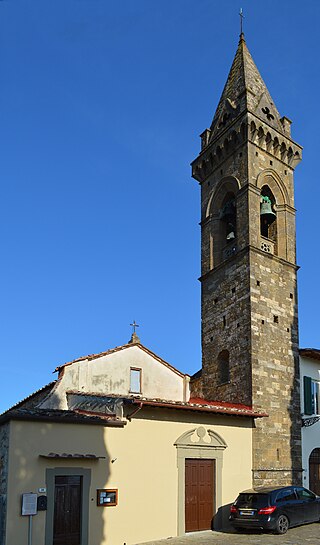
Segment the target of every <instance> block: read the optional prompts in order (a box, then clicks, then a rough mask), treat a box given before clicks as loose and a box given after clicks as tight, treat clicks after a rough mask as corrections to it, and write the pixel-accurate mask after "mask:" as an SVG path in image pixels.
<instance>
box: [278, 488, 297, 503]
mask: <svg viewBox="0 0 320 545" xmlns="http://www.w3.org/2000/svg"><path fill="white" fill-rule="evenodd" d="M296 499H297V497H296V495H295V493H294V489H293V488H287V489H285V490H279V492H278V494H277V496H276V503H279V502H280V501H292V500H296Z"/></svg>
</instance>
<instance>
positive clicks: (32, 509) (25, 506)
mask: <svg viewBox="0 0 320 545" xmlns="http://www.w3.org/2000/svg"><path fill="white" fill-rule="evenodd" d="M37 498H38V495H37V494H34V493H33V492H28V493H27V494H22V507H21V515H23V516H27V515H29V516H31V515H36V514H37Z"/></svg>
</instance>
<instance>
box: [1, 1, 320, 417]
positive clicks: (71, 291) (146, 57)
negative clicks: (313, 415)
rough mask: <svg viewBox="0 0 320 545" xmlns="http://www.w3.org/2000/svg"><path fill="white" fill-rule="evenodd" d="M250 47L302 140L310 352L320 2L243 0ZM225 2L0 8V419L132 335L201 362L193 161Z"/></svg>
mask: <svg viewBox="0 0 320 545" xmlns="http://www.w3.org/2000/svg"><path fill="white" fill-rule="evenodd" d="M242 7H243V10H244V14H245V20H244V29H245V36H246V41H247V44H248V47H249V49H250V52H251V54H252V56H253V58H254V60H255V62H256V64H257V66H258V68H259V70H260V72H261V74H262V77H263V78H264V80H265V82H266V84H267V86H268V88H269V91H270V93H271V96H272V97H273V99H274V101H275V103H276V105H277V107H278V110H279V111H280V113H281V114H282V115H286V116H287V117H289V118H290V119H292V120H293V127H292V131H293V138H294V139H295V140H296V141H297V142H298V143H299V144H301V145H303V146H304V159H303V162H302V163H301V164H300V165H299V166H298V168H297V170H296V175H295V182H296V208H297V209H298V216H297V248H298V263H299V265H300V266H301V269H300V271H299V273H298V274H299V276H298V278H299V311H300V346H301V347H310V346H311V347H315V348H320V339H319V326H318V321H319V320H318V314H319V312H318V309H319V305H320V290H319V285H318V277H319V265H320V257H319V242H318V238H319V224H318V219H319V216H320V214H319V198H318V195H319V177H320V176H319V166H318V160H319V138H318V131H319V126H320V111H319V104H318V95H319V78H320V76H319V39H318V22H319V18H320V3H319V2H318V1H312V0H309V1H308V2H305V3H304V4H303V5H302V4H301V2H298V1H297V0H283V1H282V2H281V3H279V2H277V1H275V0H269V2H268V3H267V4H266V3H265V2H258V1H255V2H254V1H252V0H251V1H249V0H243V1H242ZM239 8H240V5H239V2H238V1H233V0H229V1H228V0H225V1H221V0H220V1H217V0H161V2H159V1H156V0H122V1H119V0H54V2H52V0H51V1H49V0H3V1H2V2H0V74H1V76H0V77H1V86H0V96H1V100H0V177H1V178H0V180H1V219H0V221H1V248H2V252H1V253H2V255H1V258H2V260H1V262H2V266H1V269H0V275H1V279H0V280H1V287H2V289H1V303H2V304H1V311H0V312H1V324H2V325H1V332H0V336H1V369H2V373H1V377H2V380H1V399H0V411H1V410H4V409H6V408H7V407H9V406H10V405H12V404H13V403H15V402H16V401H18V400H20V399H22V398H24V397H25V396H26V395H28V394H29V393H31V392H32V391H34V390H36V389H38V388H40V387H41V386H43V385H44V384H46V383H48V382H50V381H51V380H52V379H53V378H54V375H52V371H53V369H54V368H55V367H56V366H57V365H59V364H62V363H64V362H66V361H69V360H71V359H74V358H76V357H79V356H82V355H85V354H89V353H94V352H100V351H103V350H106V349H108V348H113V347H114V346H119V345H121V344H124V343H126V342H127V341H128V339H129V338H130V334H131V328H130V327H129V324H130V322H132V320H133V319H135V320H136V321H137V322H138V323H139V324H140V328H139V330H138V333H139V335H140V338H141V341H142V342H143V344H145V345H146V346H148V347H149V348H150V349H151V350H153V351H155V352H156V353H157V354H158V355H159V356H161V357H163V358H164V359H166V360H168V361H169V362H170V363H171V364H173V365H175V366H176V367H178V368H179V369H181V370H182V371H185V372H189V373H193V372H195V371H196V370H198V369H199V367H200V365H201V354H200V284H199V282H198V280H197V278H198V277H199V274H200V244H199V243H200V228H199V226H198V222H199V219H200V207H199V197H200V193H199V187H198V184H197V182H196V181H194V180H192V179H191V177H190V166H189V165H190V162H191V161H192V160H193V159H194V158H195V157H196V156H197V154H198V152H199V149H200V139H199V134H200V133H201V132H202V130H203V129H205V128H206V127H207V126H209V125H210V122H211V119H212V117H213V114H214V111H215V108H216V106H217V103H218V100H219V97H220V94H221V92H222V88H223V85H224V83H225V80H226V77H227V74H228V71H229V68H230V65H231V62H232V60H233V57H234V54H235V51H236V48H237V43H238V37H239V16H238V12H239Z"/></svg>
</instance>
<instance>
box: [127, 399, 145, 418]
mask: <svg viewBox="0 0 320 545" xmlns="http://www.w3.org/2000/svg"><path fill="white" fill-rule="evenodd" d="M142 406H143V401H140V403H139V406H138V407H137V408H136V409H135V410H134V411H133V412H132V413H131V414H128V415H127V419H128V420H129V422H131V419H132V417H133V416H135V415H136V414H137V413H138V412H139V411H141V409H142Z"/></svg>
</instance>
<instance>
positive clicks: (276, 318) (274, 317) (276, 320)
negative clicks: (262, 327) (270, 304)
mask: <svg viewBox="0 0 320 545" xmlns="http://www.w3.org/2000/svg"><path fill="white" fill-rule="evenodd" d="M273 321H274V323H275V324H278V323H279V316H276V315H275V314H274V316H273Z"/></svg>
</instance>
